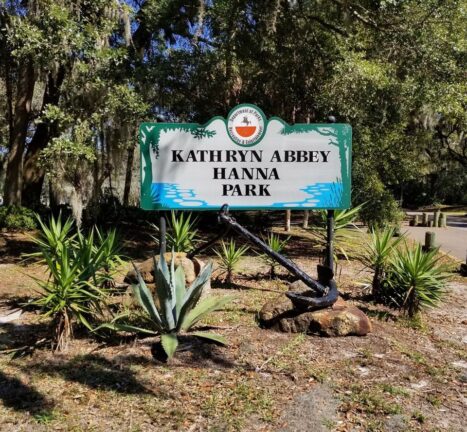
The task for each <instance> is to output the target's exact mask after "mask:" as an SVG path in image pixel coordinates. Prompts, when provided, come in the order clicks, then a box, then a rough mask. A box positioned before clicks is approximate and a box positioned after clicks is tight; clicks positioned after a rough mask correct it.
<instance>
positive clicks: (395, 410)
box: [347, 384, 402, 415]
mask: <svg viewBox="0 0 467 432" xmlns="http://www.w3.org/2000/svg"><path fill="white" fill-rule="evenodd" d="M350 391H351V393H350V395H348V401H347V404H348V405H349V406H348V407H347V408H349V409H356V410H358V411H361V412H365V413H366V414H372V415H381V414H382V415H390V414H401V413H402V407H401V406H400V405H399V404H398V403H396V402H393V401H391V400H388V399H387V398H386V397H385V396H384V394H383V392H382V391H381V389H379V388H365V387H363V386H361V385H360V384H355V385H352V387H351V389H350Z"/></svg>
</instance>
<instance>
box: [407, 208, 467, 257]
mask: <svg viewBox="0 0 467 432" xmlns="http://www.w3.org/2000/svg"><path fill="white" fill-rule="evenodd" d="M408 214H409V215H413V214H421V213H416V212H413V213H412V212H409V213H408ZM447 224H448V227H447V228H427V227H411V226H404V227H403V230H402V231H407V234H408V235H409V236H410V237H411V238H413V239H414V240H417V241H419V242H421V243H424V242H425V233H426V232H427V231H432V232H434V233H435V235H436V237H435V240H436V241H435V243H436V245H437V246H440V247H441V249H442V250H443V251H444V252H447V253H448V254H450V255H453V256H455V257H456V258H459V259H460V260H462V261H465V259H466V254H467V216H461V215H448V218H447Z"/></svg>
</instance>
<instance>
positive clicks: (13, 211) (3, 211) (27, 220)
mask: <svg viewBox="0 0 467 432" xmlns="http://www.w3.org/2000/svg"><path fill="white" fill-rule="evenodd" d="M36 227H37V225H36V221H35V219H34V212H33V211H32V210H30V209H28V208H26V207H17V206H3V207H0V228H6V229H8V230H12V231H16V230H33V229H35V228H36Z"/></svg>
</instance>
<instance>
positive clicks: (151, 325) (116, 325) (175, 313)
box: [100, 252, 230, 358]
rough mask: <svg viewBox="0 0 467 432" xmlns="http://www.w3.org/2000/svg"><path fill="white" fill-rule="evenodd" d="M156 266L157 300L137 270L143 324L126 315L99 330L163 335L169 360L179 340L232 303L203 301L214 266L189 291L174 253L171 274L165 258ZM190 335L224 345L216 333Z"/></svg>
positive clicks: (136, 289) (226, 299)
mask: <svg viewBox="0 0 467 432" xmlns="http://www.w3.org/2000/svg"><path fill="white" fill-rule="evenodd" d="M154 264H155V265H154V268H155V269H156V274H155V281H156V291H155V299H154V298H153V296H152V293H151V291H150V290H149V288H148V287H147V285H146V283H145V282H144V280H143V278H142V277H141V274H140V273H139V271H138V270H137V269H136V267H135V270H136V274H137V278H138V283H137V284H135V285H133V286H132V288H133V293H134V296H135V298H136V300H137V302H138V304H139V306H140V307H141V313H140V314H139V319H140V320H141V322H142V323H143V324H141V325H140V326H135V325H132V324H128V323H127V322H124V321H125V320H127V318H128V315H129V314H128V313H125V314H121V315H119V316H117V317H116V318H115V319H114V320H113V321H112V322H111V323H107V324H103V325H102V326H100V328H109V329H112V330H116V331H127V332H136V333H146V334H150V335H156V334H160V335H161V342H162V347H163V348H164V351H165V352H166V354H167V357H168V358H171V357H173V355H174V354H175V351H176V349H177V346H178V336H179V335H180V334H183V333H186V332H188V331H190V330H191V329H192V327H193V326H194V325H195V324H196V323H198V322H199V321H200V320H201V319H202V318H203V317H204V316H206V315H207V314H209V313H210V312H213V311H215V310H218V309H220V308H221V307H222V306H223V305H225V304H226V303H227V302H229V301H230V297H222V298H219V297H208V298H205V299H203V300H200V298H201V294H202V291H203V288H204V286H205V285H206V282H207V281H208V280H209V278H210V277H211V273H212V264H211V263H209V264H208V265H206V267H204V268H203V270H202V271H201V273H200V274H199V275H198V277H197V278H196V279H195V280H194V282H193V283H192V284H191V286H190V287H189V288H188V289H186V286H185V273H184V271H183V268H182V267H181V266H179V267H177V269H176V270H175V259H174V255H173V252H172V260H171V264H170V270H169V268H168V266H167V262H166V261H165V258H164V255H163V254H161V255H160V256H159V263H158V264H157V266H156V263H154ZM155 300H156V301H155ZM122 321H123V322H122ZM190 334H191V335H193V336H197V337H200V338H204V339H208V340H211V341H215V342H218V343H222V344H225V339H224V338H223V337H222V336H219V335H216V334H213V333H208V332H202V331H193V332H191V333H190Z"/></svg>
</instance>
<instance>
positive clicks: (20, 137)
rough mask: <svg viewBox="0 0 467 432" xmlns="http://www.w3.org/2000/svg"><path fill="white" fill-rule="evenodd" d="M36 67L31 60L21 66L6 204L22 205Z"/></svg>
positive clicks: (6, 186) (7, 174) (6, 188)
mask: <svg viewBox="0 0 467 432" xmlns="http://www.w3.org/2000/svg"><path fill="white" fill-rule="evenodd" d="M34 84H35V80H34V67H33V63H32V61H31V60H26V61H24V62H22V63H21V64H20V67H19V76H18V84H17V86H18V87H17V88H18V90H17V94H16V103H15V112H14V118H13V129H12V130H10V143H11V147H10V152H9V153H8V165H7V170H6V177H5V204H7V205H18V206H20V205H21V195H22V194H21V193H22V183H23V154H24V148H25V145H26V136H27V131H28V124H29V114H30V112H31V102H32V96H33V93H34Z"/></svg>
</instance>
